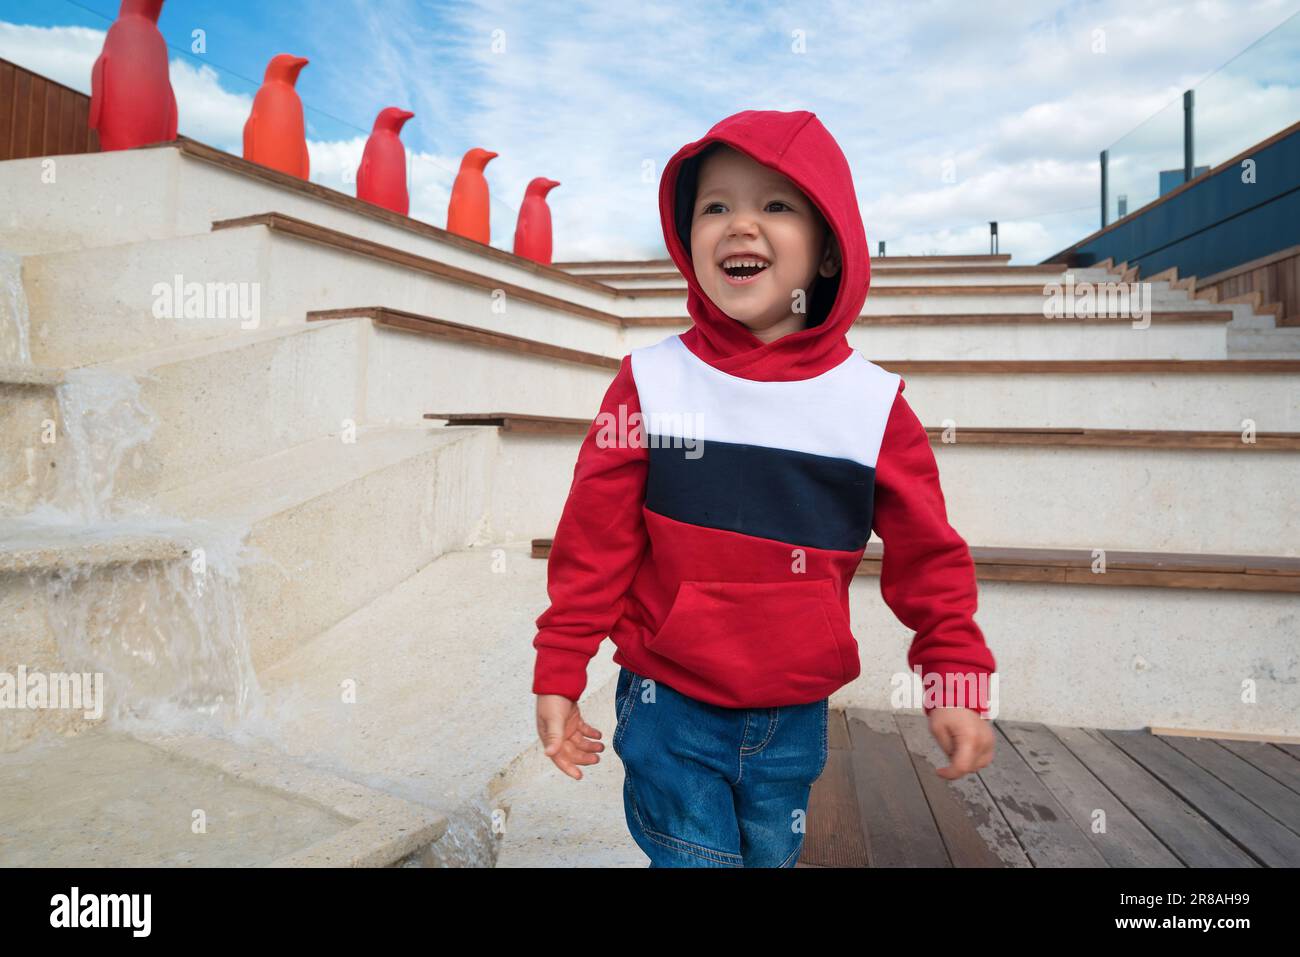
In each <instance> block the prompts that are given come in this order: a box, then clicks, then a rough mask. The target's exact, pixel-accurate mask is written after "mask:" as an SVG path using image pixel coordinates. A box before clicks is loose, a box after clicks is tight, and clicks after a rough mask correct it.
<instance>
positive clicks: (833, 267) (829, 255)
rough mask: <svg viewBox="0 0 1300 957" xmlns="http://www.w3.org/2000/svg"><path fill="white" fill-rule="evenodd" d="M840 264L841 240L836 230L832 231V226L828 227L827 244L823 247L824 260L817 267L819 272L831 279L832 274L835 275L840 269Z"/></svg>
mask: <svg viewBox="0 0 1300 957" xmlns="http://www.w3.org/2000/svg"><path fill="white" fill-rule="evenodd" d="M840 264H841V259H840V243H839V240H838V239H837V238H836V236H835V233H834V231H832V230H831V229H830V228H827V230H826V244H825V246H824V247H823V252H822V261H821V264H820V265H819V266H818V267H817V272H818V273H819V274H820V275H823V276H825V277H826V278H827V279H829V278H830V277H831V276H834V275H835V274H836V273H837V272H839V271H840Z"/></svg>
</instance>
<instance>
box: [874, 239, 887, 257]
mask: <svg viewBox="0 0 1300 957" xmlns="http://www.w3.org/2000/svg"><path fill="white" fill-rule="evenodd" d="M876 255H877V256H884V255H885V241H884V240H883V239H882V240H881V241H880V252H878V253H876Z"/></svg>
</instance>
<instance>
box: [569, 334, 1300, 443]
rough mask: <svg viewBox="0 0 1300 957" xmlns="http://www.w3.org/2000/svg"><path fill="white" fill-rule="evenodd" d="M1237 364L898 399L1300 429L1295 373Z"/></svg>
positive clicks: (926, 418) (927, 389)
mask: <svg viewBox="0 0 1300 957" xmlns="http://www.w3.org/2000/svg"><path fill="white" fill-rule="evenodd" d="M864 354H865V355H867V357H868V358H871V354H870V353H869V352H867V353H864ZM1242 361H1243V362H1244V361H1245V360H1242ZM885 365H886V368H889V364H888V363H886V364H885ZM900 368H901V369H905V367H900ZM1242 368H1243V371H1242V372H1237V371H1209V372H1200V371H1175V370H1174V369H1170V371H1158V372H1118V371H1107V372H1040V371H1023V372H1022V371H1017V370H1014V369H1012V370H1011V371H988V372H981V373H972V372H970V371H962V370H960V369H954V371H952V372H944V371H925V372H920V371H916V372H909V371H902V372H901V374H902V376H903V380H904V382H905V383H906V389H905V391H904V392H903V396H904V397H905V398H906V399H907V401H908V403H909V404H910V405H911V407H912V409H913V410H914V411H915V412H916V414H917V416H918V417H919V418H920V420H921V421H922V422H923V423H925V424H926V425H927V426H942V425H943V424H944V421H945V420H952V421H954V422H956V423H958V424H961V423H968V424H969V425H971V426H978V427H980V428H997V427H1006V428H1018V427H1030V426H1032V427H1038V428H1085V429H1172V430H1197V429H1204V430H1210V431H1241V429H1242V422H1243V420H1245V419H1250V420H1252V421H1253V422H1254V424H1255V429H1256V431H1260V432H1298V431H1300V392H1297V390H1296V387H1295V381H1296V376H1295V373H1294V372H1285V371H1283V372H1260V371H1248V370H1249V368H1250V367H1249V366H1243V367H1242ZM592 414H594V413H592Z"/></svg>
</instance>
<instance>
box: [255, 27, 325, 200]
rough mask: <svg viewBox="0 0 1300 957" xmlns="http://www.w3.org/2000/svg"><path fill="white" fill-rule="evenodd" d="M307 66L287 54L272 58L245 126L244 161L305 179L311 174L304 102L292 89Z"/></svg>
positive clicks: (303, 58)
mask: <svg viewBox="0 0 1300 957" xmlns="http://www.w3.org/2000/svg"><path fill="white" fill-rule="evenodd" d="M307 62H308V61H307V58H306V57H301V56H290V55H289V54H288V53H280V54H277V55H276V56H273V57H272V58H271V62H270V63H268V64H267V65H266V76H264V77H263V78H262V86H261V89H259V90H258V91H257V95H256V96H255V97H253V109H252V112H250V113H249V114H248V120H247V121H246V122H245V123H244V159H246V160H252V161H253V162H254V163H261V164H262V165H263V166H269V167H271V169H278V170H280V171H281V172H283V173H288V174H290V175H291V176H298V177H301V178H302V179H306V178H307V176H308V174H309V173H310V172H311V163H310V161H309V160H308V158H307V131H306V127H305V125H304V122H303V116H302V100H300V99H298V91H297V90H295V89H294V88H293V85H294V84H295V83H297V82H298V74H299V73H301V72H302V68H303V67H305V66H306V65H307Z"/></svg>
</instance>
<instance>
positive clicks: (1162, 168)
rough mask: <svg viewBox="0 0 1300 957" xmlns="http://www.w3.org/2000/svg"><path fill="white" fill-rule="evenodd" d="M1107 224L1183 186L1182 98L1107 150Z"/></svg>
mask: <svg viewBox="0 0 1300 957" xmlns="http://www.w3.org/2000/svg"><path fill="white" fill-rule="evenodd" d="M1107 153H1108V162H1107V164H1106V169H1107V176H1108V177H1109V188H1108V189H1107V193H1108V196H1107V198H1106V204H1107V207H1106V221H1107V222H1111V223H1113V222H1115V220H1117V219H1122V218H1123V217H1125V216H1127V215H1128V214H1129V213H1131V212H1133V211H1134V210H1136V209H1139V208H1141V207H1143V206H1145V205H1146V204H1147V203H1149V202H1151V201H1152V200H1155V199H1159V198H1160V197H1161V196H1163V195H1164V194H1165V193H1167V192H1169V191H1170V190H1172V189H1174V188H1176V187H1178V186H1181V185H1182V184H1183V98H1182V97H1181V96H1180V97H1178V98H1177V99H1175V100H1174V101H1173V102H1172V103H1169V104H1168V105H1167V106H1165V108H1164V109H1162V110H1161V111H1160V112H1159V113H1157V114H1155V116H1152V117H1150V118H1149V119H1147V120H1146V121H1145V122H1143V123H1142V125H1141V126H1139V127H1138V128H1137V129H1135V130H1132V131H1131V132H1129V133H1128V134H1127V135H1125V136H1124V137H1123V138H1121V139H1120V140H1119V141H1117V142H1116V143H1115V145H1114V146H1112V147H1111V148H1110V149H1109V150H1108V151H1107Z"/></svg>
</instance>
